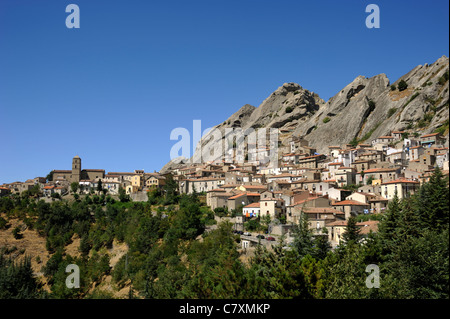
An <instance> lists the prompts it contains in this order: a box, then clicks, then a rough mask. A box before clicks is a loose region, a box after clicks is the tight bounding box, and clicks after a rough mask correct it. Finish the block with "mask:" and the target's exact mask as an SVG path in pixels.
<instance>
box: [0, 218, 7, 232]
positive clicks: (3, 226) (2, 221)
mask: <svg viewBox="0 0 450 319" xmlns="http://www.w3.org/2000/svg"><path fill="white" fill-rule="evenodd" d="M6 225H8V221H7V220H6V219H4V218H3V217H0V229H6Z"/></svg>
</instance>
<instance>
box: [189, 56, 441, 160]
mask: <svg viewBox="0 0 450 319" xmlns="http://www.w3.org/2000/svg"><path fill="white" fill-rule="evenodd" d="M448 70H449V59H448V57H446V56H442V57H441V58H439V59H438V60H437V61H436V62H434V63H432V64H430V65H428V64H425V65H419V66H417V67H415V68H414V69H412V70H411V71H410V72H408V73H407V74H405V75H403V76H402V77H401V78H399V79H398V80H397V81H396V82H395V83H393V84H394V85H395V86H396V87H398V84H399V83H400V81H402V80H404V81H406V83H407V84H408V88H407V89H406V90H403V91H399V90H398V88H397V89H395V90H392V89H391V83H390V81H389V79H388V78H387V76H386V75H385V74H379V75H376V76H373V77H371V78H366V77H364V76H358V77H357V78H355V79H354V80H353V81H352V82H351V83H350V84H348V85H347V86H346V87H344V88H343V89H342V90H341V91H339V92H338V93H337V94H336V95H335V96H333V97H332V98H330V99H329V100H328V101H327V102H325V101H324V100H322V99H321V98H320V97H319V96H318V95H317V94H315V93H313V92H310V91H308V90H306V89H304V88H302V87H301V86H300V85H299V84H296V83H284V84H283V85H282V86H280V87H279V88H278V89H276V90H275V91H274V92H273V93H272V94H271V95H270V96H268V97H267V98H266V99H265V100H264V101H263V102H262V103H261V105H259V107H257V108H256V107H254V106H251V105H248V104H246V105H244V106H243V107H241V109H240V110H239V111H237V112H236V113H234V114H233V115H232V116H230V118H229V119H228V120H227V121H225V122H223V123H222V124H219V125H217V126H216V127H215V129H218V130H220V131H221V132H222V133H224V131H225V129H226V128H242V129H244V130H245V129H249V128H254V129H256V128H263V127H264V128H279V129H281V130H284V132H290V133H289V134H288V135H290V134H292V135H294V136H301V137H303V138H305V139H306V140H308V141H309V142H310V145H311V146H313V147H315V148H316V149H317V151H318V152H320V153H323V152H326V151H327V150H328V146H329V145H342V144H346V143H349V142H350V141H351V140H352V139H354V138H356V139H357V140H358V141H360V142H365V143H370V142H371V141H372V140H373V139H374V138H377V137H378V136H382V135H389V134H390V133H391V132H392V131H396V130H410V131H415V132H418V133H419V134H426V133H430V132H433V131H434V130H435V129H436V128H438V127H440V126H441V125H443V123H444V122H445V121H448V117H449V104H448V103H449V81H448V76H447V80H445V79H443V78H444V74H445V73H446V72H448ZM447 75H448V73H447ZM447 134H448V133H447ZM210 138H211V136H208V135H207V136H205V137H204V138H203V139H202V140H201V141H200V143H199V144H201V145H205V144H206V143H207V141H208V140H209V139H210ZM284 138H286V136H284ZM281 140H282V141H283V138H281ZM225 141H226V138H224V139H222V141H221V142H222V147H224V145H225ZM197 150H199V148H197ZM199 156H200V154H199V152H198V151H196V152H195V154H194V156H193V159H196V160H197V161H199V159H200V157H199Z"/></svg>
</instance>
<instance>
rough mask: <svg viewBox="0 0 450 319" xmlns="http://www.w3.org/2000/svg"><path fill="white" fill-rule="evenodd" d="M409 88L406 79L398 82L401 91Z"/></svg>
mask: <svg viewBox="0 0 450 319" xmlns="http://www.w3.org/2000/svg"><path fill="white" fill-rule="evenodd" d="M407 88H408V84H407V83H406V82H405V80H401V81H400V82H399V83H398V90H399V91H404V90H406V89H407Z"/></svg>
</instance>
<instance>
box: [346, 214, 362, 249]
mask: <svg viewBox="0 0 450 319" xmlns="http://www.w3.org/2000/svg"><path fill="white" fill-rule="evenodd" d="M360 232H361V229H360V228H359V227H358V226H357V225H356V217H355V216H350V217H349V219H348V220H347V226H346V227H345V232H344V233H343V234H342V240H343V242H344V243H345V244H348V243H350V242H353V243H357V242H359V240H360V239H361V235H360Z"/></svg>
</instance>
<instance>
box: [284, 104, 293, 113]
mask: <svg viewBox="0 0 450 319" xmlns="http://www.w3.org/2000/svg"><path fill="white" fill-rule="evenodd" d="M293 110H294V109H293V108H292V107H291V106H288V107H286V113H291V112H292V111H293Z"/></svg>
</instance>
